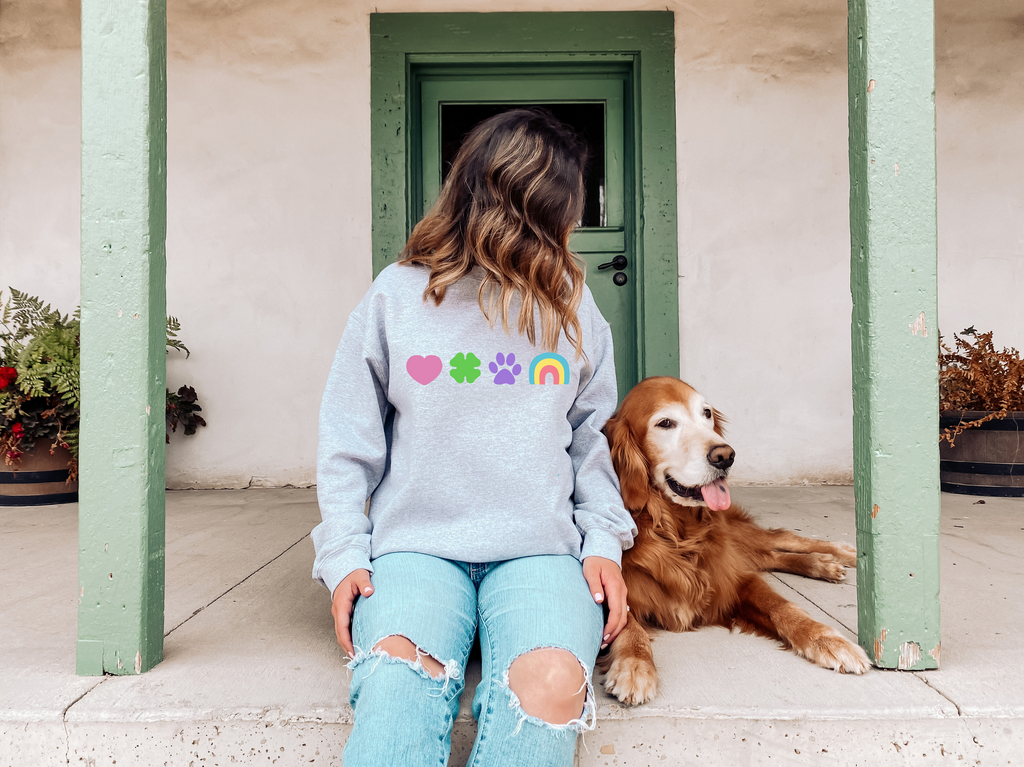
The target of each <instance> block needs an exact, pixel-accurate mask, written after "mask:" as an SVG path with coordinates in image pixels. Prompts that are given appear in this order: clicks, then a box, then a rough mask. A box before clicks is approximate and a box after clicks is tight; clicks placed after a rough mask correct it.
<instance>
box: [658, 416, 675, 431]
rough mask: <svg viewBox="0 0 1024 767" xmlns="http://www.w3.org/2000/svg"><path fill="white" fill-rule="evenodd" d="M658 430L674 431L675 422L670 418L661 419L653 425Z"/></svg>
mask: <svg viewBox="0 0 1024 767" xmlns="http://www.w3.org/2000/svg"><path fill="white" fill-rule="evenodd" d="M655 426H657V427H658V428H659V429H674V428H676V422H675V421H673V420H672V419H671V418H662V419H661V420H660V421H658V423H656V424H655Z"/></svg>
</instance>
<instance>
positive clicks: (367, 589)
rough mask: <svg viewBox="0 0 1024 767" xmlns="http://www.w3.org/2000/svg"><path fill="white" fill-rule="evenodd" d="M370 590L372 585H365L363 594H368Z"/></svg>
mask: <svg viewBox="0 0 1024 767" xmlns="http://www.w3.org/2000/svg"><path fill="white" fill-rule="evenodd" d="M372 591H373V587H372V586H367V587H366V588H365V589H363V593H364V594H369V593H370V592H372Z"/></svg>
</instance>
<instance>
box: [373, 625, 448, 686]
mask: <svg viewBox="0 0 1024 767" xmlns="http://www.w3.org/2000/svg"><path fill="white" fill-rule="evenodd" d="M373 651H374V652H382V653H384V654H386V655H390V656H391V657H392V658H400V659H402V660H407V661H410V662H412V663H417V662H418V663H420V664H421V665H422V666H423V668H425V669H426V671H427V673H428V674H430V676H431V677H432V678H433V679H444V678H445V666H444V664H443V663H441V662H440V661H439V660H437V658H435V657H434V656H432V655H427V654H426V653H425V652H423V650H421V649H420V648H419V647H418V646H417V645H416V644H415V643H413V642H412V641H411V640H409V639H407V638H406V637H404V636H402V635H401V634H395V635H393V636H389V637H384V638H383V639H382V640H380V641H379V642H377V644H375V645H374V646H373Z"/></svg>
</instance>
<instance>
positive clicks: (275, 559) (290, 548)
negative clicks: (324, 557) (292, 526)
mask: <svg viewBox="0 0 1024 767" xmlns="http://www.w3.org/2000/svg"><path fill="white" fill-rule="evenodd" d="M309 535H310V534H309V533H306V534H305V535H304V536H302V537H301V538H299V540H297V541H295V543H293V544H292V545H291V546H289V547H288V548H287V549H285V550H284V551H282V552H281V553H280V554H278V555H277V556H276V557H274V558H273V559H271V560H270V561H268V562H267V563H266V564H264V565H261V566H260V567H258V568H256V569H255V570H254V571H253V572H251V573H249V574H248V575H247V576H245V577H244V578H242V580H240V581H239V582H238V583H236V584H235V585H234V586H231V587H230V588H228V589H227V590H226V591H225V592H224V593H223V594H218V595H217V596H215V597H214V598H213V599H211V600H210V601H209V602H208V603H207V604H205V605H203V606H202V607H200V608H199V609H198V610H196V611H195V612H193V613H192V614H191V615H190V616H188V617H187V618H186V619H185V620H183V621H182V622H181V623H179V624H178V625H177V626H174V627H172V628H170V629H168V630H167V631H165V632H164V639H166V638H167V637H169V636H170V635H171V632H173V631H177V630H178V629H180V628H181V627H182V626H184V625H185V624H186V623H188V622H189V621H190V620H192V619H193V618H195V617H196V616H197V615H199V613H201V612H202V611H203V610H205V609H206V608H207V607H209V606H210V605H212V604H213V603H214V602H216V601H217V600H219V599H221V598H222V597H225V596H227V595H228V594H230V593H231V592H232V591H234V590H235V589H237V588H238V587H239V586H241V585H242V584H243V583H245V582H246V581H247V580H249V579H250V578H252V577H253V576H254V575H256V574H257V573H258V572H260V571H261V570H263V569H264V568H266V567H269V566H270V565H272V564H274V562H276V561H277V560H279V559H280V558H281V557H283V556H284V555H285V554H287V553H288V552H289V551H291V550H292V549H294V548H295V547H296V546H298V545H299V544H300V543H302V542H303V541H304V540H306V539H307V538H308V537H309Z"/></svg>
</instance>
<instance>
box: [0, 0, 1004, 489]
mask: <svg viewBox="0 0 1024 767" xmlns="http://www.w3.org/2000/svg"><path fill="white" fill-rule="evenodd" d="M570 5H571V8H572V9H573V10H639V9H647V8H650V9H655V10H663V9H665V8H666V3H665V2H622V1H621V0H620V1H619V2H613V1H612V0H589V1H588V2H580V3H572V4H556V3H551V2H537V1H532V0H505V1H504V2H500V3H499V2H493V1H491V0H487V1H486V2H484V1H481V2H461V3H458V2H448V1H447V0H432V1H431V2H428V1H427V0H405V1H404V2H397V1H390V2H375V3H370V2H365V1H362V0H360V1H354V0H350V1H348V2H338V3H333V4H332V3H326V2H302V1H300V0H282V1H281V2H274V3H270V2H242V0H229V1H228V2H223V1H222V0H170V2H169V8H168V26H169V44H168V47H169V63H168V101H169V107H168V112H169V114H168V142H169V145H168V167H169V171H168V236H167V252H168V284H167V291H168V310H169V311H170V312H171V313H173V314H175V315H177V316H178V317H179V318H180V320H181V322H182V325H183V332H182V338H183V339H184V341H185V343H186V344H187V345H188V346H189V347H190V348H191V350H192V352H193V354H192V357H191V358H190V359H188V360H187V361H186V360H184V359H181V358H179V356H178V355H173V354H172V355H171V358H170V361H169V364H168V383H169V385H172V386H178V385H180V384H181V383H191V384H193V385H194V386H195V387H196V389H197V391H198V392H199V394H200V396H201V400H202V403H203V405H204V408H205V410H204V413H205V414H206V415H207V417H208V420H209V422H210V426H209V427H208V428H206V429H203V430H200V433H199V434H198V435H196V436H195V437H190V438H186V439H182V438H180V437H179V438H177V439H174V440H172V444H171V445H170V447H169V450H168V467H167V476H168V482H169V484H170V485H172V486H175V487H187V486H197V487H238V486H245V485H248V484H256V485H282V484H289V483H290V484H298V485H305V484H310V483H312V482H313V481H314V462H315V445H316V414H317V408H318V405H319V397H320V392H321V390H322V387H323V383H324V379H325V377H326V374H327V370H328V368H329V365H330V362H331V357H332V354H333V350H334V347H335V345H336V343H337V340H338V338H339V336H340V334H341V331H342V329H343V327H344V324H345V320H346V317H347V315H348V312H349V311H350V310H351V308H352V307H353V306H354V305H355V304H356V302H357V301H358V300H359V298H360V296H361V295H362V294H363V292H364V291H365V290H366V288H367V286H368V285H369V283H370V278H371V275H370V200H369V194H370V167H369V151H370V140H369V77H370V72H369V27H368V24H369V13H370V12H371V11H372V10H374V9H376V10H378V11H380V12H390V11H415V10H431V11H467V10H498V9H500V10H532V11H548V10H556V9H559V8H569V7H570ZM965 5H966V6H969V8H968V9H967V10H961V9H960V7H959V4H957V3H955V2H953V0H942V1H941V2H940V3H939V5H938V23H937V45H936V57H937V66H938V70H937V104H938V119H937V127H938V159H939V237H940V240H939V242H940V255H939V267H940V316H939V324H940V326H941V328H942V330H943V331H944V332H947V333H948V332H950V331H952V330H959V329H960V328H962V327H965V326H967V325H970V324H974V325H976V326H977V327H978V328H979V329H994V330H995V331H996V342H997V344H1006V345H1011V344H1012V345H1015V346H1017V347H1018V348H1020V347H1022V346H1024V312H1021V311H1020V310H1019V309H1018V308H1017V305H1018V303H1019V296H1020V295H1021V293H1022V288H1024V185H1022V184H1021V183H1020V179H1021V178H1024V144H1022V142H1021V141H1020V136H1022V135H1024V16H1022V15H1021V13H1020V10H1019V6H1018V4H1017V3H1016V2H1015V0H990V1H989V2H986V3H984V4H976V3H972V4H965ZM667 7H668V8H669V9H671V10H674V11H675V13H676V47H677V55H676V81H677V149H678V165H679V265H680V266H679V272H680V283H679V285H680V320H681V333H680V335H681V345H682V349H681V352H682V356H681V359H682V375H683V377H684V378H686V379H687V380H689V381H691V383H694V384H695V385H697V386H699V387H700V388H701V389H702V390H704V391H705V393H707V394H708V395H709V396H710V397H711V398H712V400H713V401H714V402H715V404H716V405H717V406H718V407H719V408H720V409H722V410H723V411H725V412H726V413H727V414H728V415H729V416H730V418H731V420H732V426H731V430H730V440H731V442H732V444H733V446H734V447H736V449H737V451H738V462H737V466H736V470H735V477H736V478H737V479H738V480H740V481H748V482H801V481H811V482H820V481H831V482H843V481H849V480H850V478H851V465H852V450H851V425H850V424H851V418H852V412H851V398H850V331H849V318H850V309H851V305H850V294H849V229H848V213H847V208H848V172H847V149H846V134H847V97H846V5H845V3H844V2H842V1H841V0H839V1H838V2H837V0H804V1H801V0H693V1H692V2H685V3H684V2H669V3H668V4H667ZM77 14H78V11H77V3H75V2H71V0H3V9H2V12H0V287H4V288H5V287H6V286H7V285H13V286H15V287H18V288H20V289H23V290H27V291H29V292H32V293H37V294H41V295H43V296H44V297H45V298H46V299H47V300H49V301H52V302H53V303H55V304H57V305H59V306H61V307H62V308H64V309H65V310H69V311H70V310H71V309H72V308H73V307H74V305H75V304H76V302H77V300H78V249H79V236H78V190H79V178H80V173H79V131H80V120H79V109H80V97H79V77H80V63H79V50H78V16H77Z"/></svg>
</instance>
